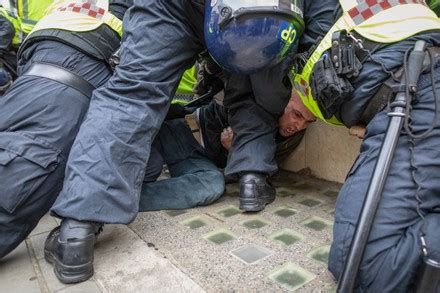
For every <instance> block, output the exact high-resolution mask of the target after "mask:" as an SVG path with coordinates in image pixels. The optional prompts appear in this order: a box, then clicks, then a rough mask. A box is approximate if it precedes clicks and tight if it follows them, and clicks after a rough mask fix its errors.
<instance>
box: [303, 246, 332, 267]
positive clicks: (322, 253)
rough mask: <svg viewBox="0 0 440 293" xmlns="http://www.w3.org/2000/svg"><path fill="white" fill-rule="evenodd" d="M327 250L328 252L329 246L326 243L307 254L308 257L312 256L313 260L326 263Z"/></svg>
mask: <svg viewBox="0 0 440 293" xmlns="http://www.w3.org/2000/svg"><path fill="white" fill-rule="evenodd" d="M329 252H330V246H328V245H326V246H322V247H318V248H316V249H314V250H312V252H310V253H309V254H308V257H310V258H313V259H314V260H317V261H319V262H322V263H324V264H327V262H328V254H329Z"/></svg>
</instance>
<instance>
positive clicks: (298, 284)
mask: <svg viewBox="0 0 440 293" xmlns="http://www.w3.org/2000/svg"><path fill="white" fill-rule="evenodd" d="M274 185H275V186H276V187H277V190H278V196H277V199H276V200H275V202H274V203H273V204H271V205H269V206H268V207H267V208H266V209H265V210H264V211H262V212H260V213H256V214H255V213H253V214H246V213H242V212H241V211H240V210H239V209H238V204H239V203H238V192H239V188H238V185H237V184H228V185H227V187H226V192H225V195H224V196H223V197H222V198H221V199H220V200H219V201H218V202H216V203H214V204H213V205H210V206H207V207H199V208H195V209H189V210H186V211H185V213H179V212H174V213H173V212H170V211H163V212H147V213H141V214H139V216H138V217H137V219H136V220H135V222H134V223H132V224H131V225H130V228H131V229H132V230H133V231H135V232H136V234H138V235H139V236H140V237H141V238H142V239H144V240H145V241H146V242H148V243H150V245H151V246H154V247H155V248H156V249H157V251H158V252H160V253H161V254H162V255H164V256H165V257H167V258H168V259H169V260H170V261H172V262H173V264H174V265H176V267H178V268H179V269H181V270H182V271H183V272H185V273H186V274H187V275H188V276H189V277H191V278H192V279H193V280H194V281H196V282H197V283H198V284H200V286H201V287H202V288H203V289H205V290H206V291H208V292H224V291H226V292H230V291H238V292H287V291H291V290H296V291H298V292H311V291H314V292H327V291H328V290H329V288H334V287H335V282H334V280H333V278H332V276H331V274H330V273H329V272H328V271H327V264H326V263H325V260H326V257H327V252H328V247H329V245H330V243H331V241H332V229H331V225H332V223H333V214H332V213H331V211H332V210H333V209H334V205H335V200H336V194H337V192H338V190H339V188H340V185H338V184H334V183H330V182H325V181H320V180H316V179H313V178H309V177H304V176H299V175H296V174H292V173H287V172H281V173H280V174H279V175H278V176H277V177H276V178H275V180H274ZM329 190H330V191H332V192H329ZM200 219H202V220H203V221H202V222H206V224H204V225H202V223H201V222H200V221H199V220H200ZM314 228H315V229H314Z"/></svg>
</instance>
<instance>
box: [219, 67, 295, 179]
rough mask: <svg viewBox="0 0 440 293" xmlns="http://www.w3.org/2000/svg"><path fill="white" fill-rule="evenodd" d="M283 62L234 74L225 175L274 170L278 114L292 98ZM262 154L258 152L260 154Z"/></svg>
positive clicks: (229, 95) (228, 100)
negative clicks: (246, 73)
mask: <svg viewBox="0 0 440 293" xmlns="http://www.w3.org/2000/svg"><path fill="white" fill-rule="evenodd" d="M282 67H283V64H280V65H278V66H275V67H272V68H270V69H267V70H264V71H262V72H259V73H256V74H253V75H249V76H242V75H236V74H233V75H230V76H229V77H228V80H227V83H226V89H225V99H224V105H225V107H226V108H227V109H228V121H229V124H230V126H231V128H232V130H233V131H234V139H233V143H232V148H231V150H230V151H229V156H228V164H227V166H226V169H225V175H226V176H231V175H234V174H240V173H241V172H249V171H253V172H260V173H266V174H273V173H275V172H276V171H277V170H278V166H277V162H276V161H275V152H276V142H275V136H276V134H277V131H278V130H277V123H278V117H279V116H280V115H281V114H282V113H283V111H284V108H285V107H286V105H287V103H288V102H289V99H290V93H291V87H290V86H285V84H284V82H283V81H284V78H285V71H284V70H282ZM256 154H258V156H256Z"/></svg>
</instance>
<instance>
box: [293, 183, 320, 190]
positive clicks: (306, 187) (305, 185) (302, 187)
mask: <svg viewBox="0 0 440 293" xmlns="http://www.w3.org/2000/svg"><path fill="white" fill-rule="evenodd" d="M295 188H296V189H299V190H302V191H316V190H319V188H318V187H316V186H313V185H310V184H308V183H300V184H297V185H295Z"/></svg>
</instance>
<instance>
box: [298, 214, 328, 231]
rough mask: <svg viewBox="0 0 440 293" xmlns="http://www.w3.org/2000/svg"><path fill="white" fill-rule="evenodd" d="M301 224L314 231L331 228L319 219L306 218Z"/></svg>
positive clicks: (326, 222)
mask: <svg viewBox="0 0 440 293" xmlns="http://www.w3.org/2000/svg"><path fill="white" fill-rule="evenodd" d="M301 224H302V225H303V226H306V227H308V228H310V229H313V230H315V231H322V230H324V229H326V228H327V227H329V226H331V223H330V222H328V221H326V220H324V219H322V218H319V217H311V218H308V219H306V220H305V221H303V222H301Z"/></svg>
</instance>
